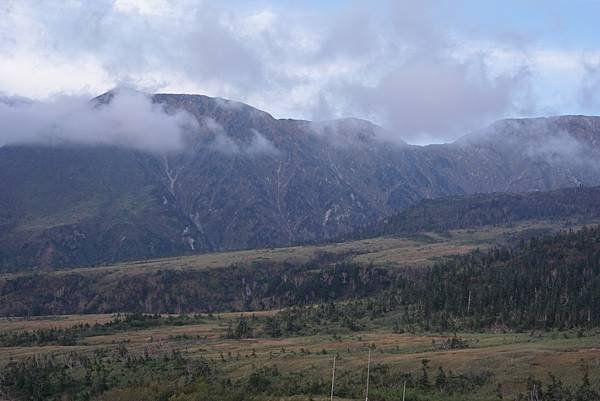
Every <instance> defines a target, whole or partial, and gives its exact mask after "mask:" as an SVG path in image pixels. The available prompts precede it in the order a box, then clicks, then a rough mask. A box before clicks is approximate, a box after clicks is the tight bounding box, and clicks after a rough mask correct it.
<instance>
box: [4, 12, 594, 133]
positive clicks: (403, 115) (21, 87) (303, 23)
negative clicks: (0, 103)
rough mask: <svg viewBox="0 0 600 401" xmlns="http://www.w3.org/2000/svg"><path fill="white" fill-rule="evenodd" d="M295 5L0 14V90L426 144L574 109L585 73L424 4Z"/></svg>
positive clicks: (566, 59) (554, 53)
mask: <svg viewBox="0 0 600 401" xmlns="http://www.w3.org/2000/svg"><path fill="white" fill-rule="evenodd" d="M286 7H288V8H286ZM289 7H290V6H281V5H280V4H278V3H275V2H273V3H270V4H266V5H265V3H263V2H256V3H244V4H242V3H237V2H236V3H222V4H220V3H216V2H209V1H202V0H183V1H178V2H171V1H166V0H144V1H142V0H97V1H94V2H87V1H83V0H72V1H68V2H38V1H34V0H22V1H8V2H5V3H3V4H2V6H0V18H2V21H3V23H2V24H0V58H1V59H2V63H0V91H2V92H4V93H7V94H11V95H21V96H27V97H32V98H37V99H43V98H45V97H48V96H50V95H52V94H56V93H63V94H75V95H81V94H83V93H87V94H93V95H96V94H98V93H101V92H103V91H105V90H107V89H110V88H111V87H114V86H119V85H122V84H126V85H128V86H134V87H137V88H139V89H142V90H145V91H161V92H178V93H182V92H183V93H203V94H207V95H210V96H221V97H228V98H233V99H237V100H241V101H245V102H248V103H251V104H253V105H254V106H257V107H259V108H262V109H265V110H267V111H269V112H271V113H272V114H274V115H275V116H277V117H295V118H311V117H318V118H332V117H341V116H356V117H361V118H369V119H372V120H374V122H376V123H380V124H383V125H385V126H386V128H388V129H389V130H390V131H391V132H393V133H396V134H397V135H400V136H402V137H405V138H407V139H409V141H412V142H427V141H440V140H451V139H453V138H455V137H456V136H457V135H459V134H462V133H464V132H465V131H468V130H470V129H472V128H475V127H477V126H479V125H482V124H487V123H488V122H490V121H491V120H493V119H496V118H499V117H504V116H514V115H520V114H524V113H533V112H536V111H540V110H542V111H549V110H551V107H550V106H553V105H554V106H555V108H557V109H559V110H558V111H560V110H562V109H564V108H566V106H565V105H568V104H572V103H573V101H572V100H573V99H575V98H577V99H579V98H578V97H577V96H578V95H577V94H576V93H575V92H574V91H573V90H571V91H567V90H566V88H567V87H572V86H574V85H573V82H575V83H576V85H575V86H577V85H578V84H579V81H580V80H581V79H582V76H583V75H584V74H587V75H586V76H587V77H589V76H591V75H590V74H589V73H586V72H585V71H584V68H583V67H582V66H583V63H582V62H580V61H581V60H580V58H579V57H575V56H574V54H573V53H568V52H564V51H560V50H557V49H550V48H548V49H525V46H522V45H521V44H519V43H517V44H515V43H494V42H478V41H477V38H476V37H469V36H467V34H465V33H463V32H461V31H460V27H457V26H451V25H450V23H449V22H448V21H447V20H445V19H444V16H443V15H440V13H439V12H433V11H434V10H435V9H436V8H437V7H436V5H434V4H433V3H432V2H429V1H424V2H411V1H408V0H401V1H382V2H379V3H378V4H377V7H374V6H373V5H372V4H369V3H367V2H360V1H359V2H352V3H349V4H347V5H344V6H339V7H337V8H335V9H334V10H328V11H323V10H321V11H318V10H317V9H308V8H304V9H302V8H301V7H300V8H298V7H296V8H294V9H293V11H290V10H289ZM517 36H518V35H517ZM513 37H514V35H513ZM584 58H585V57H584ZM587 82H593V79H590V78H587ZM589 86H590V85H589V84H588V85H587V87H589ZM592 86H593V85H592ZM540 99H542V101H541V102H540ZM540 103H541V106H540Z"/></svg>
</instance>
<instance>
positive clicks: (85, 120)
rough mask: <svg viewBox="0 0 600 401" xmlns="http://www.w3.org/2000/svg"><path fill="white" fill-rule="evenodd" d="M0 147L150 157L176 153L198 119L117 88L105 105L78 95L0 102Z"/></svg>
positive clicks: (134, 92)
mask: <svg viewBox="0 0 600 401" xmlns="http://www.w3.org/2000/svg"><path fill="white" fill-rule="evenodd" d="M0 121H1V122H2V129H1V131H0V146H3V145H24V144H37V145H61V144H78V145H118V146H124V147H129V148H133V149H138V150H142V151H146V152H153V153H168V152H175V151H179V150H181V149H182V147H183V142H184V141H183V138H184V135H185V133H186V132H188V131H193V130H197V121H196V120H195V119H194V117H193V116H192V115H191V114H189V113H186V112H182V111H180V112H176V113H167V112H166V111H165V110H164V108H163V106H162V105H160V104H156V103H153V102H152V99H151V98H150V97H149V96H148V95H146V94H143V93H140V92H136V91H132V90H118V91H115V92H114V96H113V98H112V99H111V101H110V102H108V103H103V104H99V103H97V102H95V101H90V100H89V99H88V98H84V97H79V96H56V97H53V98H51V99H49V100H47V101H33V100H28V99H22V98H3V99H2V100H0Z"/></svg>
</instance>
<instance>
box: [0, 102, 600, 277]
mask: <svg viewBox="0 0 600 401" xmlns="http://www.w3.org/2000/svg"><path fill="white" fill-rule="evenodd" d="M113 96H115V94H114V93H113V92H109V93H107V94H105V95H102V96H100V97H99V98H97V99H96V102H97V107H98V108H101V107H103V106H104V105H105V104H107V103H110V102H111V99H112V98H113ZM153 101H154V102H156V103H160V104H162V105H164V107H165V109H166V110H167V111H168V112H174V111H176V110H186V111H188V112H189V113H191V114H192V115H193V116H194V117H195V118H196V119H197V121H198V124H199V126H198V128H197V129H196V130H194V131H193V132H189V135H187V136H186V138H185V141H186V143H185V148H184V149H185V150H183V151H181V152H179V153H169V154H165V155H159V154H145V153H141V152H139V151H134V150H127V149H121V148H116V147H109V146H96V147H75V146H58V145H55V146H42V145H28V146H4V147H2V148H0V203H1V204H0V206H2V207H1V208H0V209H1V211H0V227H1V228H2V231H1V232H0V266H1V267H0V268H1V269H3V270H15V269H20V268H22V267H37V268H48V267H56V266H73V265H88V264H98V263H106V262H114V261H118V260H128V259H142V258H149V257H155V256H166V255H175V254H181V253H186V252H187V253H195V252H205V251H222V250H233V249H246V248H256V247H269V246H286V245H289V244H294V243H302V242H307V241H322V240H326V239H330V238H337V237H339V236H340V235H344V234H345V233H348V232H352V231H354V230H356V228H357V227H362V226H366V225H369V224H371V223H373V222H374V221H377V220H380V219H381V218H383V217H386V216H390V215H392V214H394V213H396V212H398V211H401V210H404V209H406V208H407V207H409V206H411V205H414V204H415V203H417V202H418V201H420V200H422V199H430V198H438V197H443V196H449V195H465V194H472V193H478V192H499V191H502V192H522V191H533V190H549V189H556V188H561V187H567V186H574V185H580V184H581V185H599V184H600V167H599V166H598V163H597V160H598V159H599V157H598V156H599V152H600V150H599V148H598V140H599V139H598V138H600V122H599V121H600V119H599V118H595V117H578V116H574V117H557V118H550V119H534V120H507V121H503V122H499V123H497V124H495V125H493V126H492V127H490V128H488V129H486V130H483V131H482V132H479V133H476V134H473V135H470V136H468V137H465V138H463V139H461V140H459V141H457V142H456V143H454V144H446V145H431V146H423V147H421V146H411V145H407V144H405V143H403V142H401V141H399V140H394V141H393V142H390V141H388V140H387V139H386V138H388V139H389V138H390V137H391V136H392V135H391V134H390V133H388V132H385V131H384V130H383V129H382V128H380V127H377V126H375V125H373V124H371V123H369V122H367V121H363V120H356V119H344V120H337V121H328V122H320V123H312V122H308V121H298V120H278V119H274V118H273V117H272V116H270V115H269V114H268V113H265V112H263V111H260V110H257V109H254V108H252V107H250V106H248V105H245V104H241V103H237V102H232V101H228V100H223V99H218V98H209V97H206V96H198V95H168V94H159V95H154V96H153ZM515 141H517V142H518V145H516V144H515ZM548 144H550V145H548Z"/></svg>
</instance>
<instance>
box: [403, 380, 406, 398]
mask: <svg viewBox="0 0 600 401" xmlns="http://www.w3.org/2000/svg"><path fill="white" fill-rule="evenodd" d="M405 397H406V380H404V389H403V390H402V401H404V398H405Z"/></svg>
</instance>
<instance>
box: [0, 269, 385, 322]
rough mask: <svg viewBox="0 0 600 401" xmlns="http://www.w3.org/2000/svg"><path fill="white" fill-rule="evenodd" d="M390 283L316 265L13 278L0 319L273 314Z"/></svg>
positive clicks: (2, 291) (5, 286)
mask: <svg viewBox="0 0 600 401" xmlns="http://www.w3.org/2000/svg"><path fill="white" fill-rule="evenodd" d="M390 275H391V272H390V271H388V270H386V269H382V268H370V267H368V266H361V265H358V264H336V265H335V267H334V268H331V269H330V268H325V269H323V266H321V265H318V264H309V265H293V264H284V265H279V264H274V263H266V262H265V263H255V264H253V265H252V266H242V267H236V266H232V267H228V268H222V269H208V270H157V271H155V272H149V273H145V274H140V275H137V274H132V275H128V274H123V275H119V276H118V277H117V278H115V277H114V276H112V275H108V273H104V272H102V271H100V272H97V273H94V274H80V273H69V272H65V273H64V274H60V275H25V276H15V277H11V278H6V279H3V280H1V281H0V300H2V302H1V303H0V315H4V316H27V315H51V314H70V313H71V314H72V313H112V312H146V313H181V312H214V311H230V310H264V309H274V308H280V307H284V306H291V305H306V304H310V303H315V302H321V301H325V300H329V299H344V298H354V297H365V296H368V295H369V294H373V293H376V292H379V291H381V290H383V289H385V288H387V286H388V285H389V282H390ZM57 294H59V295H57Z"/></svg>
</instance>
